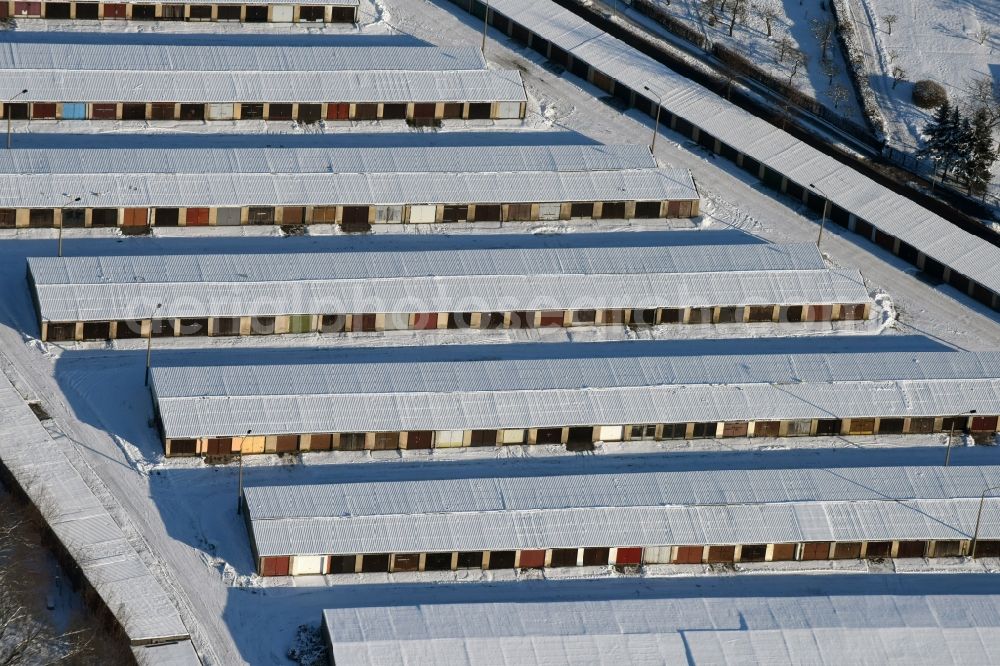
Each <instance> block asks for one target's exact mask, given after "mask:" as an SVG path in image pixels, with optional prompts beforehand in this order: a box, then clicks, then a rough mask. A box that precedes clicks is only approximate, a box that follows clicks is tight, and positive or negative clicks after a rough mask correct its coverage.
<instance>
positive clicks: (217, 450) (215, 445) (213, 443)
mask: <svg viewBox="0 0 1000 666" xmlns="http://www.w3.org/2000/svg"><path fill="white" fill-rule="evenodd" d="M232 452H233V440H232V438H231V437H211V438H209V440H208V446H207V448H206V450H205V453H207V454H208V455H210V456H224V455H229V454H230V453H232Z"/></svg>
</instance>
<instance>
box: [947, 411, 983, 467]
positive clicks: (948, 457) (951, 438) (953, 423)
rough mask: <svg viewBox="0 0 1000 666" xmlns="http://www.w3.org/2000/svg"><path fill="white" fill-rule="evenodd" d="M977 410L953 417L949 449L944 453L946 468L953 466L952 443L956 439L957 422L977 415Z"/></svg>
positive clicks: (949, 434)
mask: <svg viewBox="0 0 1000 666" xmlns="http://www.w3.org/2000/svg"><path fill="white" fill-rule="evenodd" d="M975 413H976V410H974V409H970V410H969V411H967V412H962V413H961V414H956V415H955V416H953V417H951V431H950V432H949V433H948V449H947V450H946V451H945V452H944V466H945V467H947V466H948V465H949V464H951V442H952V440H954V439H955V421H957V420H958V417H960V416H969V415H970V414H975Z"/></svg>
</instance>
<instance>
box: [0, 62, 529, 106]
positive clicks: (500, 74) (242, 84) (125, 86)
mask: <svg viewBox="0 0 1000 666" xmlns="http://www.w3.org/2000/svg"><path fill="white" fill-rule="evenodd" d="M0 85H2V86H4V87H5V89H10V90H14V89H21V88H27V90H28V92H27V93H26V94H24V95H22V96H20V97H19V98H18V100H19V101H26V102H88V103H90V102H144V103H147V102H180V103H188V102H189V103H195V104H207V103H216V102H218V103H230V102H232V103H240V102H257V103H264V102H271V103H281V102H285V103H293V102H302V103H308V102H315V103H321V102H330V101H334V102H337V101H342V102H358V103H378V102H385V103H391V102H400V103H402V102H523V101H525V99H526V97H525V92H524V84H523V83H522V81H521V74H520V72H515V71H509V70H500V69H491V70H464V71H449V72H439V71H402V70H392V71H372V70H369V71H323V70H321V69H320V70H293V71H283V72H275V71H265V72H250V71H231V72H226V71H197V70H195V71H190V70H188V71H176V72H162V71H142V70H133V69H129V70H116V71H113V72H109V71H104V70H69V71H66V70H29V71H24V70H14V69H8V70H0ZM331 98H334V99H332V100H331Z"/></svg>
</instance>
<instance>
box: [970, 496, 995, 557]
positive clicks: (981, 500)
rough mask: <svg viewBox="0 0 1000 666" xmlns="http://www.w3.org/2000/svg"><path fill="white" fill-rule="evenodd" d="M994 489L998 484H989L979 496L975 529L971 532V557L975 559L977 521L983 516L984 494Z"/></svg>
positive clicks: (977, 531)
mask: <svg viewBox="0 0 1000 666" xmlns="http://www.w3.org/2000/svg"><path fill="white" fill-rule="evenodd" d="M994 490H1000V486H990V487H989V488H987V489H986V490H984V491H983V495H982V497H980V498H979V512H978V513H976V529H975V531H974V532H973V533H972V548H970V551H971V553H970V554H971V556H972V559H976V546H978V545H979V523H980V521H981V520H982V518H983V504H985V503H986V496H987V495H989V494H990V493H991V492H993V491H994Z"/></svg>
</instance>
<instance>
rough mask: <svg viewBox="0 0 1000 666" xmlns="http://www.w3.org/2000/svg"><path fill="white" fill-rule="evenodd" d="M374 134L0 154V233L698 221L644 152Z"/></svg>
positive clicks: (694, 194)
mask: <svg viewBox="0 0 1000 666" xmlns="http://www.w3.org/2000/svg"><path fill="white" fill-rule="evenodd" d="M370 136H371V137H372V144H371V145H349V146H346V147H345V146H338V145H337V144H336V142H333V143H330V144H329V147H303V146H290V147H270V146H269V145H268V143H269V142H265V141H262V140H256V139H255V140H246V141H243V142H241V143H239V144H236V145H227V146H225V147H211V146H206V147H204V148H192V147H190V143H189V142H187V141H185V140H179V142H178V143H176V144H165V145H162V146H161V147H160V148H158V149H151V148H148V147H142V146H141V145H138V146H134V145H133V146H128V145H126V146H125V147H115V148H59V149H56V148H49V147H47V146H44V145H42V146H34V147H31V148H22V149H12V150H9V151H6V152H5V153H4V154H3V155H0V192H3V194H0V228H52V227H55V228H82V227H121V228H122V229H123V230H125V231H126V232H143V231H146V230H148V229H149V228H150V227H204V226H239V225H275V224H277V225H302V224H336V225H340V226H341V227H342V228H344V229H345V230H348V231H364V230H367V229H369V227H370V225H372V224H445V223H459V222H488V223H501V222H514V221H547V220H570V219H617V220H620V219H662V218H664V217H677V218H688V217H692V216H697V215H698V213H699V194H698V190H697V187H696V186H695V183H694V180H693V178H692V177H691V174H690V172H688V171H686V170H683V169H663V168H659V167H658V166H657V164H656V161H655V160H654V159H653V157H652V156H651V155H650V154H649V151H648V150H647V149H646V148H645V147H644V146H632V145H619V146H603V145H559V144H556V145H544V144H543V145H532V146H525V145H509V146H507V145H497V146H490V147H488V148H482V147H478V146H435V145H432V144H431V143H430V142H428V143H425V144H424V145H407V144H405V135H397V134H395V133H393V134H387V135H382V136H378V135H370ZM69 140H70V141H74V140H75V141H82V140H83V137H79V136H72V137H70V139H69ZM318 142H319V143H321V144H322V142H323V140H318ZM328 143H329V142H328ZM161 144H162V142H161ZM400 144H402V145H400ZM70 192H72V193H78V194H77V195H76V196H71V195H70V194H68V193H70Z"/></svg>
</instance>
